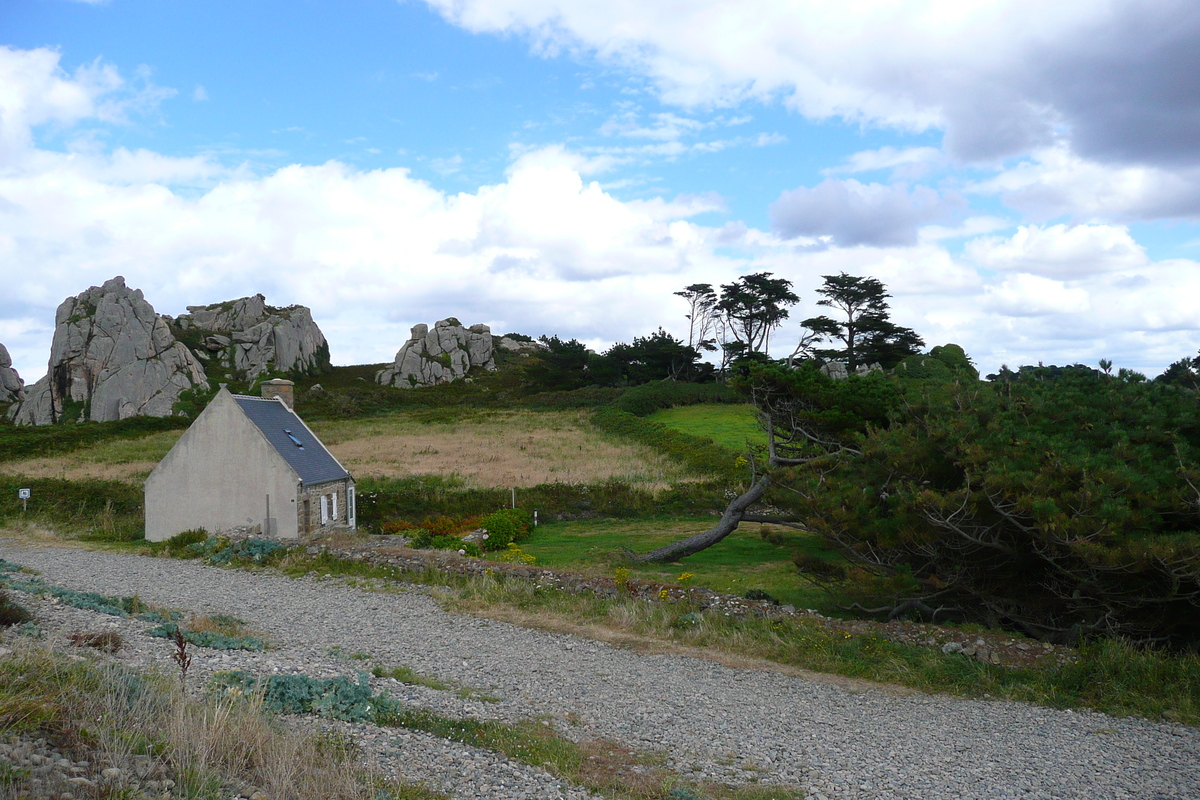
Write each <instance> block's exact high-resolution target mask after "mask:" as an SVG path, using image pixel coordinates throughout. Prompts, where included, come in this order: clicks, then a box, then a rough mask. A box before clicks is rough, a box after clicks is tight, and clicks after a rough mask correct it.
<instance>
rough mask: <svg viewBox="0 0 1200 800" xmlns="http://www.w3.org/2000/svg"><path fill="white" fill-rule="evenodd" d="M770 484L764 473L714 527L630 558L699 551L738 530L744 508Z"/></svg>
mask: <svg viewBox="0 0 1200 800" xmlns="http://www.w3.org/2000/svg"><path fill="white" fill-rule="evenodd" d="M770 485H771V478H770V476H768V475H763V476H762V477H761V478H759V479H758V480H757V481H755V482H754V484H752V485H751V486H750V488H749V489H748V490H747V491H746V493H745V494H743V495H741V496H739V497H735V498H734V499H733V500H732V501H731V502H730V503H729V505H728V506H727V507H726V508H725V513H724V514H722V515H721V521H720V522H718V523H717V524H716V526H714V527H713V528H710V529H709V530H707V531H705V532H704V533H697V534H696V535H695V536H689V537H688V538H686V539H680V540H679V541H677V542H671V543H670V544H668V545H663V546H662V547H660V548H658V549H657V550H651V551H650V552H649V553H633V554H632V555H631V556H630V558H632V559H633V561H635V562H638V563H645V562H663V561H678V560H679V559H681V558H686V557H687V556H690V555H692V554H693V553H699V552H700V551H701V550H703V549H704V548H706V547H711V546H712V545H714V544H716V543H717V542H719V541H721V540H722V539H724V538H725V537H726V536H728V535H729V534H731V533H733V532H734V531H736V530H737V527H738V524H739V523H740V522H741V521H742V517H744V516H745V515H746V509H748V508H749V507H750V506H752V505H754V504H755V503H757V502H758V501H759V500H760V499H762V496H763V494H765V493H766V491H767V488H768V487H769V486H770Z"/></svg>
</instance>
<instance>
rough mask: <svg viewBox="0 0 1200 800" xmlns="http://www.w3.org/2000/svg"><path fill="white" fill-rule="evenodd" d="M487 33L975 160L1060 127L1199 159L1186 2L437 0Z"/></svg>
mask: <svg viewBox="0 0 1200 800" xmlns="http://www.w3.org/2000/svg"><path fill="white" fill-rule="evenodd" d="M426 2H427V3H428V4H429V5H430V6H432V7H433V8H434V9H436V10H437V11H438V12H439V13H440V14H442V16H443V17H445V18H446V19H447V20H449V21H451V22H452V23H454V24H456V25H459V26H461V27H463V28H465V29H467V30H469V31H474V32H477V33H499V34H514V33H515V34H519V35H523V36H526V37H528V39H529V40H530V41H531V43H532V44H533V47H534V50H535V52H539V53H542V54H546V55H554V54H558V53H562V52H571V51H581V52H587V53H591V54H594V55H596V56H597V57H599V58H600V59H602V60H604V61H607V62H613V63H616V64H619V65H621V66H624V67H626V68H629V69H633V70H635V71H637V72H640V73H642V74H644V75H646V76H648V77H649V78H650V79H651V80H653V81H654V82H655V84H656V85H657V87H658V91H659V94H660V96H661V97H662V98H663V99H664V100H665V101H666V102H669V103H673V104H677V105H680V106H683V107H688V108H702V107H709V106H723V105H725V106H728V105H735V104H738V103H741V102H743V101H746V100H757V101H772V100H775V99H778V98H782V99H783V100H784V102H786V103H787V104H788V105H789V106H790V107H792V108H794V109H796V110H798V111H800V112H801V113H803V114H805V115H806V116H808V117H810V118H813V119H827V118H830V117H841V118H844V119H847V120H851V121H859V122H864V123H868V124H879V125H886V126H891V127H895V128H898V129H903V130H913V131H920V130H927V129H930V128H939V129H943V130H945V131H946V133H947V137H946V145H947V148H948V151H949V152H951V153H953V154H954V155H956V156H957V157H960V158H964V159H967V160H973V161H980V160H982V161H988V160H994V159H997V158H1002V157H1006V156H1011V155H1014V154H1020V153H1024V152H1027V151H1028V150H1029V149H1030V148H1033V147H1037V146H1041V145H1046V144H1048V143H1050V142H1052V141H1053V140H1054V139H1055V138H1056V137H1057V136H1058V135H1059V134H1060V133H1061V132H1062V131H1069V132H1070V135H1071V136H1073V137H1075V139H1076V141H1077V144H1078V145H1079V147H1080V148H1081V152H1084V151H1086V152H1087V153H1090V154H1093V155H1094V156H1096V157H1097V158H1100V159H1101V160H1118V161H1121V160H1125V161H1139V160H1140V161H1148V162H1156V161H1162V160H1166V161H1175V162H1178V161H1179V160H1181V159H1182V160H1186V161H1190V162H1192V163H1195V162H1196V161H1197V159H1200V134H1197V133H1196V131H1197V130H1198V129H1200V125H1198V124H1197V123H1200V93H1197V92H1196V91H1195V80H1194V77H1195V73H1196V68H1197V64H1196V55H1195V54H1196V53H1197V52H1200V8H1198V7H1197V6H1196V5H1195V4H1194V3H1191V2H1188V0H1121V1H1119V2H1100V3H1098V2H1094V0H1060V1H1059V2H1055V3H1045V2H1041V1H1040V0H995V1H994V2H987V3H966V2H961V0H902V1H901V2H897V1H896V0H798V1H796V2H783V1H782V0H779V2H763V3H757V4H754V5H752V6H751V5H746V4H737V3H729V2H726V1H725V0H695V1H694V2H689V3H684V4H680V3H670V2H658V3H655V2H645V1H644V0H570V1H569V2H568V1H567V0H426Z"/></svg>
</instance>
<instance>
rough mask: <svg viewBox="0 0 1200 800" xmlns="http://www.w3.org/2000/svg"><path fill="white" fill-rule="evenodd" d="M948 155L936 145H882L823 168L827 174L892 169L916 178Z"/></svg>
mask: <svg viewBox="0 0 1200 800" xmlns="http://www.w3.org/2000/svg"><path fill="white" fill-rule="evenodd" d="M945 160H946V156H945V154H944V153H942V151H941V150H938V149H937V148H936V147H903V148H896V147H891V146H890V145H889V146H887V147H880V148H879V149H877V150H860V151H859V152H857V153H854V154H853V155H851V156H850V158H848V159H846V163H845V164H841V165H839V166H836V167H830V168H829V169H825V170H821V172H822V174H825V175H837V174H839V173H847V172H849V173H858V172H874V171H875V170H883V169H890V170H894V171H896V172H899V173H902V174H900V175H897V177H903V178H908V179H912V178H916V177H919V176H921V175H923V174H925V173H926V172H928V171H929V168H930V167H931V166H932V165H936V164H940V163H943V162H945Z"/></svg>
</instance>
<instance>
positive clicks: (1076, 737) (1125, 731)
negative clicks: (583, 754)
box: [0, 542, 1200, 800]
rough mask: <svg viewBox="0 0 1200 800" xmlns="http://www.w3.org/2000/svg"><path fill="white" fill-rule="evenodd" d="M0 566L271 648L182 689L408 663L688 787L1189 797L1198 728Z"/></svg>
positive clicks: (14, 551) (468, 761)
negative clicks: (240, 672) (221, 676)
mask: <svg viewBox="0 0 1200 800" xmlns="http://www.w3.org/2000/svg"><path fill="white" fill-rule="evenodd" d="M0 557H2V558H5V559H8V560H10V561H14V562H16V563H19V564H22V565H25V566H29V567H33V568H35V569H37V570H40V571H41V572H42V576H43V578H44V579H45V580H46V581H47V582H48V583H51V584H54V585H58V586H65V587H69V588H72V589H77V590H88V591H97V592H103V593H106V594H117V595H129V594H137V595H139V596H140V597H141V598H142V599H144V600H147V601H149V602H152V603H157V604H162V605H166V606H170V607H174V608H180V609H186V610H188V611H192V612H197V613H218V612H220V613H226V614H232V615H235V616H237V617H240V618H241V619H244V620H246V621H248V622H249V623H250V625H251V626H252V627H254V628H255V629H257V630H258V631H261V632H262V633H264V634H265V635H266V636H267V637H268V638H269V640H270V641H271V642H272V643H273V645H274V649H272V650H270V651H268V652H267V653H263V654H243V653H237V654H230V653H218V652H215V651H206V650H200V649H197V653H198V654H199V653H202V654H203V655H198V656H197V658H196V663H195V665H194V666H193V671H194V672H195V673H196V674H197V675H205V674H207V673H210V672H212V671H214V670H216V669H231V668H248V669H252V670H255V671H258V672H263V671H272V670H273V671H281V672H297V671H302V672H305V673H307V674H310V675H313V676H319V675H333V674H349V675H353V674H354V673H355V671H356V670H358V669H362V668H364V666H365V667H369V666H370V665H372V664H375V663H379V664H383V665H385V666H398V665H407V666H409V667H412V668H413V669H415V670H417V671H418V672H423V673H426V674H429V675H434V676H437V677H438V678H440V679H442V680H444V681H451V682H455V683H457V684H459V685H462V686H468V687H476V688H478V689H481V690H483V691H484V692H486V693H487V694H490V695H493V696H495V697H498V698H500V699H499V701H498V702H485V701H483V700H480V699H461V698H459V697H458V696H457V695H456V694H455V693H454V692H449V691H434V690H431V689H426V688H423V687H412V686H405V685H402V684H396V683H395V682H390V681H380V680H377V681H376V684H377V686H378V687H379V688H388V690H389V692H390V693H391V694H392V695H393V696H396V697H398V698H400V699H402V700H404V701H405V702H407V703H410V704H413V705H420V706H424V707H428V708H432V709H434V710H436V711H438V712H440V713H443V714H446V715H450V716H474V717H478V718H497V719H507V720H515V719H521V718H527V717H532V716H538V715H547V716H548V717H549V718H552V719H554V720H556V721H557V722H556V724H557V726H558V727H559V728H560V729H561V730H563V731H564V732H565V733H567V734H568V735H572V736H575V737H580V738H582V737H587V736H602V737H606V738H612V739H618V740H620V741H623V742H625V743H627V744H628V745H631V746H633V747H637V748H645V749H659V750H663V751H665V752H666V753H667V754H668V765H669V766H670V767H672V768H673V769H675V770H676V771H678V772H680V773H682V774H684V775H691V776H692V777H694V778H696V779H699V780H703V779H710V780H716V781H727V782H743V781H748V780H752V779H753V780H758V781H760V782H763V783H782V784H788V785H798V786H800V787H801V788H803V789H804V790H805V791H806V792H807V793H808V795H809V796H810V797H812V798H818V799H819V798H823V797H824V798H830V800H832V799H833V798H839V799H840V798H871V799H872V800H874V799H875V798H881V799H882V798H914V800H915V799H917V798H919V799H920V800H949V798H980V800H983V799H984V798H986V799H987V800H1006V799H1007V798H1022V799H1023V800H1033V799H1034V798H1080V800H1096V799H1097V798H1145V800H1184V799H1185V798H1200V731H1198V730H1197V729H1195V728H1189V727H1184V726H1178V725H1169V724H1162V723H1152V722H1147V721H1143V720H1137V719H1115V718H1112V717H1108V716H1105V715H1102V714H1096V713H1091V712H1072V711H1055V710H1051V709H1045V708H1039V707H1035V706H1029V705H1024V704H1019V703H1009V702H978V701H970V700H959V699H955V698H949V697H942V696H928V695H920V694H915V695H913V694H892V693H888V692H885V691H878V690H873V689H866V690H863V689H857V690H855V689H847V688H843V687H840V686H836V685H831V684H826V683H816V682H812V681H806V680H803V679H800V678H794V677H789V676H785V675H781V674H778V673H773V672H762V671H757V670H738V669H732V668H729V667H725V666H722V665H719V664H716V663H714V662H711V661H707V660H703V659H697V658H689V657H681V656H675V655H646V654H638V653H634V652H630V651H626V650H621V649H616V648H613V647H611V646H609V645H607V644H604V643H600V642H594V641H591V640H587V639H582V638H578V637H574V636H568V635H561V634H552V633H545V632H542V631H536V630H529V629H524V628H519V627H515V626H512V625H508V624H505V623H499V622H490V621H486V620H478V619H474V618H471V617H465V616H455V615H451V614H447V613H446V612H444V611H442V610H441V609H440V608H439V607H438V606H437V605H436V604H435V603H434V602H433V601H432V600H431V599H430V598H429V597H428V596H427V594H425V593H424V592H422V591H420V590H413V591H406V592H401V593H388V594H383V593H372V592H367V591H363V590H360V589H355V588H351V587H347V586H346V585H344V584H343V583H342V582H340V581H329V580H324V581H322V580H316V579H304V580H293V579H289V578H285V577H282V576H279V575H276V574H271V573H258V574H254V573H247V572H243V571H240V570H225V569H219V568H214V567H208V566H204V565H202V564H199V563H197V562H192V561H175V560H169V559H151V558H143V557H138V556H128V555H116V554H109V553H95V552H87V551H83V550H73V549H51V548H46V549H35V548H26V547H21V546H19V545H16V544H14V543H12V542H0ZM55 613H56V614H58V615H60V616H61V617H62V618H63V620H65V621H66V622H69V623H70V624H73V625H75V626H76V628H75V629H80V628H86V627H87V626H89V625H90V626H91V627H92V628H96V627H97V626H100V627H102V626H106V625H107V626H116V627H119V628H121V629H122V633H123V634H125V633H129V634H131V635H132V634H135V633H136V631H137V630H138V629H139V628H144V627H146V625H145V623H138V622H136V621H126V620H116V619H113V618H103V619H102V618H98V617H97V616H96V615H94V614H89V613H88V612H82V611H78V610H76V609H68V608H63V607H61V606H60V607H58V609H56V610H55ZM72 615H77V619H76V617H75V616H72ZM68 618H69V619H68ZM126 629H128V630H126ZM139 646H140V647H141V648H142V651H141V653H140V657H141V658H142V659H143V660H144V661H147V662H158V663H164V664H165V663H166V659H167V657H168V650H167V648H166V647H165V646H164V645H163V644H162V643H161V642H158V643H157V644H155V643H153V642H145V643H143V644H142V645H139ZM354 654H365V655H366V656H367V657H369V658H367V659H355V658H352V657H350V656H353V655H354ZM355 730H356V732H357V733H359V734H360V735H361V736H362V737H363V740H364V742H365V746H366V749H367V750H368V751H369V752H371V753H372V754H374V755H375V756H376V757H377V758H379V759H380V761H381V763H383V764H384V765H385V767H388V768H394V769H397V770H398V771H399V773H400V774H401V775H402V776H403V777H405V778H407V779H409V780H417V781H421V782H424V783H427V784H428V785H430V786H431V787H433V788H438V789H441V790H443V791H450V792H452V794H453V796H454V797H456V798H458V797H464V798H466V797H495V798H505V800H507V798H522V797H529V798H551V797H586V796H587V793H586V792H583V791H582V790H579V789H577V788H572V787H567V786H562V785H561V784H559V782H557V781H555V780H554V779H553V778H552V777H551V776H549V775H548V774H547V773H545V772H544V771H541V770H537V769H533V768H529V767H527V766H525V765H520V764H515V763H513V762H508V761H506V760H505V759H502V758H499V757H497V756H495V755H493V754H490V753H485V752H482V751H474V750H471V749H469V748H464V747H463V746H461V745H454V744H450V743H446V742H444V741H441V740H437V739H433V738H432V737H428V736H424V735H421V734H415V733H411V732H403V733H397V732H396V731H386V732H380V731H379V729H375V728H372V727H371V726H357V727H356V728H355Z"/></svg>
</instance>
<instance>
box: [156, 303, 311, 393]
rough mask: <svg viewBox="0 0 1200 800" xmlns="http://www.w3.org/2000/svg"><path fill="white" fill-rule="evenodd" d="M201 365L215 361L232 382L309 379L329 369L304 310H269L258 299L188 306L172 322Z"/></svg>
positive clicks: (267, 306) (297, 308)
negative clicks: (265, 377)
mask: <svg viewBox="0 0 1200 800" xmlns="http://www.w3.org/2000/svg"><path fill="white" fill-rule="evenodd" d="M172 325H173V326H174V328H175V331H176V334H177V335H178V336H179V337H180V338H182V339H184V340H186V341H188V342H191V343H193V350H194V352H195V353H196V355H197V356H199V357H200V358H201V359H202V360H204V361H211V359H216V360H217V364H218V365H219V367H220V368H222V369H223V371H226V372H228V373H229V374H230V375H231V377H236V378H240V379H244V380H254V379H255V378H257V377H258V376H260V375H262V374H263V373H266V372H300V373H305V374H314V373H319V372H325V371H327V370H328V369H329V367H330V362H329V345H328V343H326V341H325V335H324V334H323V333H321V329H320V328H318V327H317V323H315V322H313V318H312V312H311V311H309V309H308V308H306V307H305V306H288V307H287V308H274V307H272V306H269V305H267V300H266V298H265V297H263V296H262V295H261V294H256V295H254V296H253V297H243V298H241V299H238V300H230V301H227V302H224V303H216V304H214V305H211V306H188V313H186V314H181V315H180V316H179V317H178V318H176V319H175V320H173V321H172Z"/></svg>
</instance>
